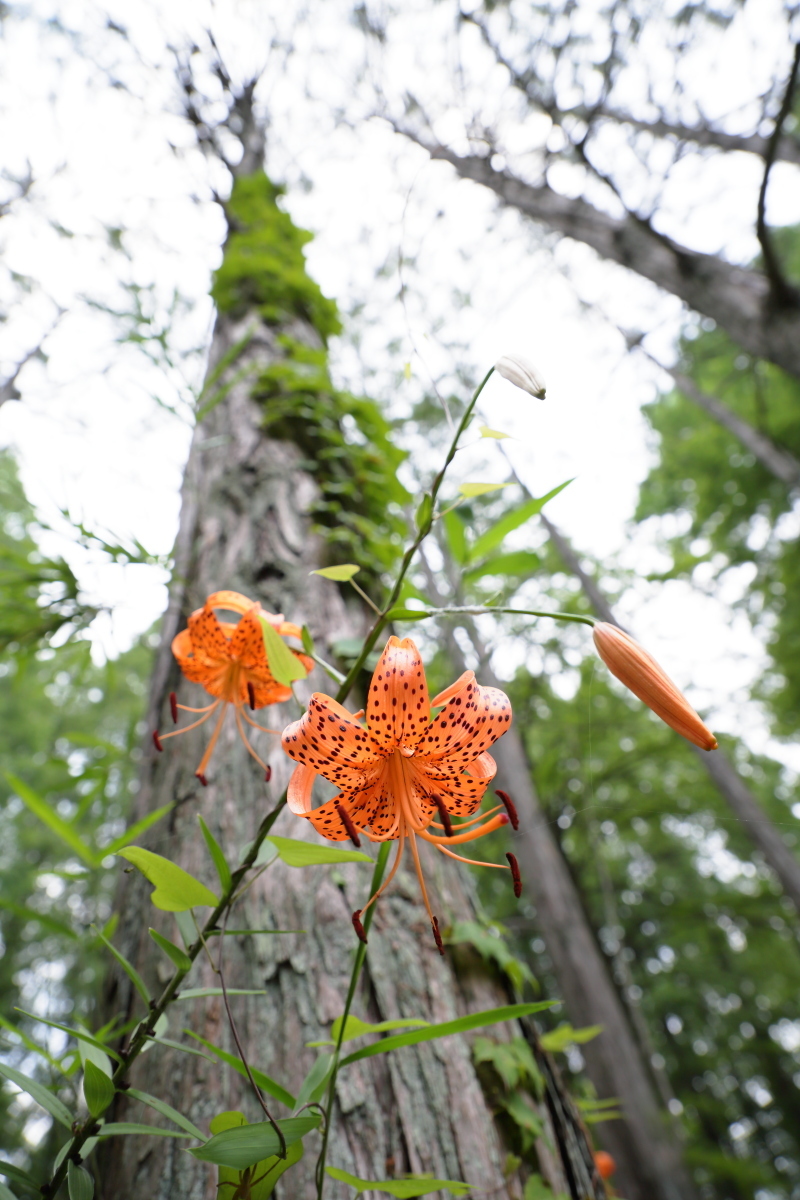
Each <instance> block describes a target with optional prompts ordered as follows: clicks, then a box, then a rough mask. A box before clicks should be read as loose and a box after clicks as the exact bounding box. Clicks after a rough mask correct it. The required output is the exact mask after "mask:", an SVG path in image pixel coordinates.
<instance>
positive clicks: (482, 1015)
mask: <svg viewBox="0 0 800 1200" xmlns="http://www.w3.org/2000/svg"><path fill="white" fill-rule="evenodd" d="M556 1003H557V1001H555V1000H540V1001H538V1002H537V1003H534V1004H506V1005H503V1007H502V1008H487V1009H484V1010H483V1012H477V1013H470V1014H469V1016H466V1017H458V1018H457V1019H456V1020H455V1021H440V1022H439V1023H438V1024H436V1025H428V1026H427V1027H426V1028H424V1029H417V1030H415V1031H414V1032H413V1033H399V1034H397V1035H396V1037H388V1038H381V1040H380V1041H379V1042H372V1043H371V1044H370V1045H369V1046H362V1048H361V1049H360V1050H354V1051H353V1053H352V1054H348V1056H347V1058H343V1059H342V1062H341V1065H342V1066H343V1067H344V1066H347V1065H348V1064H349V1063H354V1062H358V1061H359V1059H362V1058H372V1056H373V1055H375V1054H388V1053H389V1051H390V1050H399V1049H400V1048H401V1047H402V1046H416V1045H419V1043H420V1042H433V1041H435V1040H436V1039H437V1038H440V1037H450V1035H451V1034H453V1033H467V1032H468V1031H469V1030H470V1029H482V1028H483V1027H484V1026H485V1025H496V1024H497V1023H498V1022H499V1021H514V1020H516V1019H517V1018H518V1017H528V1016H530V1015H531V1013H535V1012H541V1011H542V1010H543V1009H545V1008H551V1007H552V1005H553V1004H556Z"/></svg>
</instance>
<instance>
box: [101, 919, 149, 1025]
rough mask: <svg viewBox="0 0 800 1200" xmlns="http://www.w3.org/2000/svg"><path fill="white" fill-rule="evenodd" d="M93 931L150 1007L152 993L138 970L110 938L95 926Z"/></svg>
mask: <svg viewBox="0 0 800 1200" xmlns="http://www.w3.org/2000/svg"><path fill="white" fill-rule="evenodd" d="M92 929H94V931H95V933H96V934H97V936H98V937H99V938H100V941H101V942H102V943H103V945H104V946H105V947H106V948H107V949H108V950H110V951H111V953H112V954H113V955H114V958H115V959H116V960H117V962H118V963H119V965H120V966H121V967H122V969H123V971H124V972H125V974H126V975H127V976H128V978H129V979H130V981H131V983H132V984H133V986H134V987H135V988H136V990H137V992H138V993H139V995H140V996H141V997H142V999H143V1000H144V1002H145V1004H146V1005H147V1006H148V1007H149V1005H150V993H149V992H148V990H147V988H146V986H145V982H144V980H143V979H142V977H141V975H140V974H139V972H138V971H137V970H136V968H135V967H134V966H133V965H132V964H131V963H129V962H128V960H127V958H126V957H125V955H124V954H123V953H122V952H121V951H120V950H117V948H116V946H112V944H111V942H110V941H109V940H108V938H107V937H106V936H105V934H104V933H101V932H100V930H99V929H98V928H97V927H96V926H94V925H93V926H92Z"/></svg>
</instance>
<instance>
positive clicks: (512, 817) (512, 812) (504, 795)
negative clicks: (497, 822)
mask: <svg viewBox="0 0 800 1200" xmlns="http://www.w3.org/2000/svg"><path fill="white" fill-rule="evenodd" d="M495 795H496V796H499V797H500V799H501V800H502V801H503V804H504V805H505V809H506V812H507V813H508V819H509V821H510V822H511V828H512V829H514V830H517V829H519V815H518V813H517V809H516V805H515V804H514V801H513V800H512V799H511V797H510V796H509V794H508V792H501V791H500V788H497V790H496V791H495Z"/></svg>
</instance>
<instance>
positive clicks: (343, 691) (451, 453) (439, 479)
mask: <svg viewBox="0 0 800 1200" xmlns="http://www.w3.org/2000/svg"><path fill="white" fill-rule="evenodd" d="M493 372H494V367H490V369H489V370H488V371H487V372H486V374H485V375H484V377H483V379H482V380H481V382H480V384H479V385H478V387H477V389H476V390H475V392H474V394H473V396H472V399H471V400H470V402H469V404H468V405H467V407H466V409H465V410H464V415H463V417H462V418H461V421H460V422H459V425H458V429H457V430H456V431H455V433H454V435H453V440H452V442H451V443H450V448H449V450H448V451H447V457H446V458H445V460H444V463H443V465H442V469H441V470H440V471H439V473H438V475H437V476H436V478H435V479H434V481H433V484H432V486H431V490H430V498H431V503H430V509H429V512H428V516H427V517H426V519H425V521H423V523H422V525H421V526H420V528H419V530H418V532H417V536H416V537H415V538H414V540H413V542H412V543H411V545H410V546H409V547H408V549H407V550H406V552H405V554H404V555H403V561H402V562H401V564H400V570H399V572H398V575H397V579H396V580H395V583H394V587H393V588H392V590H391V593H390V595H389V598H388V600H387V601H386V603H385V604H384V606H383V608H382V610H381V612H380V613H379V614H378V617H377V619H376V621H375V623H374V624H373V626H372V628H371V629H370V631H369V633H368V634H367V636H366V638H365V639H364V645H363V646H362V647H361V653H360V654H359V656H358V658H357V659H356V661H355V662H354V663H353V665H352V667H351V668H350V670H349V672H348V674H347V678H346V679H345V681H344V683H343V684H342V686H341V687H340V688H339V691H338V692H337V693H336V699H337V700H338V701H339V703H340V704H342V703H343V702H344V700H346V699H347V696H348V694H349V692H350V690H351V688H352V687H353V684H354V683H355V681H356V679H357V678H358V673H359V671H360V670H361V668H362V667H363V666H364V663H365V662H366V661H367V657H368V655H369V653H370V651H371V650H372V648H373V646H374V645H375V643H376V642H377V640H378V637H379V636H380V632H381V630H382V629H383V628H384V627H385V626H386V625H387V624H388V618H387V613H389V612H390V611H391V610H392V609H393V608H394V606H395V604H396V603H397V597H398V596H399V595H400V589H401V587H402V586H403V580H404V579H405V577H406V574H407V572H408V569H409V567H410V566H411V562H412V560H413V558H414V555H415V554H416V552H417V550H418V549H419V547H420V545H421V544H422V542H424V540H425V538H426V537H427V536H428V534H429V533H430V531H431V529H432V527H433V522H434V508H435V507H436V498H437V496H438V495H439V489H440V488H441V486H442V483H443V482H444V477H445V474H446V473H447V468H448V467H449V466H450V463H451V462H452V461H453V459H454V458H455V456H456V452H457V451H458V442H459V439H460V437H461V435H462V433H463V432H464V430H465V429H466V428H467V426H468V425H469V423H470V421H471V420H472V414H473V413H474V411H475V405H476V404H477V403H478V397H479V396H480V394H481V392H482V391H483V389H484V388H485V387H486V384H487V383H488V382H489V379H490V378H491V376H492V374H493Z"/></svg>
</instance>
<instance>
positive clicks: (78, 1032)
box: [17, 1008, 122, 1062]
mask: <svg viewBox="0 0 800 1200" xmlns="http://www.w3.org/2000/svg"><path fill="white" fill-rule="evenodd" d="M17 1012H20V1013H22V1015H23V1016H24V1017H30V1019H31V1020H32V1021H39V1022H41V1024H42V1025H49V1026H50V1027H51V1029H60V1030H61V1032H62V1033H68V1034H69V1035H70V1037H74V1038H78V1040H79V1041H82V1042H87V1043H88V1044H89V1045H90V1046H94V1047H95V1049H97V1050H102V1052H103V1053H104V1054H108V1055H110V1056H111V1058H116V1059H117V1061H118V1062H121V1061H122V1060H121V1058H120V1056H119V1055H118V1054H117V1052H116V1051H115V1050H112V1049H111V1048H110V1046H107V1045H106V1044H105V1043H104V1042H101V1041H100V1040H99V1039H98V1038H96V1037H93V1036H92V1035H91V1033H87V1032H86V1030H85V1029H73V1028H72V1026H70V1025H61V1024H59V1022H58V1021H49V1020H48V1019H47V1017H37V1016H36V1013H29V1012H26V1011H25V1009H24V1008H18V1009H17Z"/></svg>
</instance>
